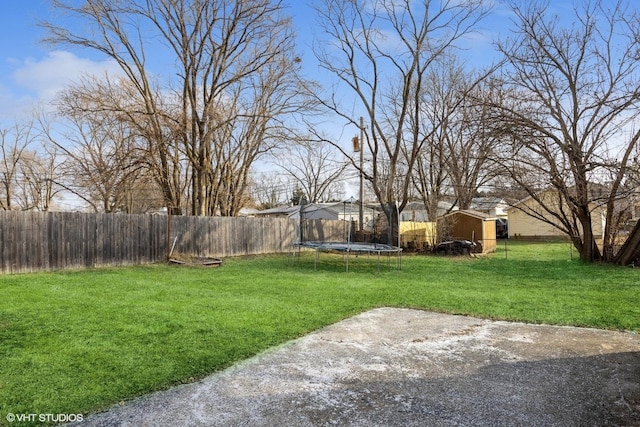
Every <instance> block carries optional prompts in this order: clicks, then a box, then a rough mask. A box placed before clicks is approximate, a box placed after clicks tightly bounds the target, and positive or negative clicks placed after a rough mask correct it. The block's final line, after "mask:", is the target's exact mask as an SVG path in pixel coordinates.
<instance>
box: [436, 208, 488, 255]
mask: <svg viewBox="0 0 640 427" xmlns="http://www.w3.org/2000/svg"><path fill="white" fill-rule="evenodd" d="M437 223H438V233H439V235H440V239H439V240H441V241H445V240H470V241H472V242H476V243H480V244H481V245H482V253H490V252H495V250H496V219H495V218H490V217H489V216H488V215H485V214H483V213H482V212H477V211H472V210H460V211H454V212H451V213H449V214H447V215H445V216H442V217H440V218H438V221H437Z"/></svg>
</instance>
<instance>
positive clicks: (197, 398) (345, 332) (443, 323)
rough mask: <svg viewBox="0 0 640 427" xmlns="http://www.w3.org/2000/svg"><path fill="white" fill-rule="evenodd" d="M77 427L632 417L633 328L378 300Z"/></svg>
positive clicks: (639, 386)
mask: <svg viewBox="0 0 640 427" xmlns="http://www.w3.org/2000/svg"><path fill="white" fill-rule="evenodd" d="M73 425H82V426H101V427H104V426H160V425H174V426H243V425H247V426H275V425H296V426H330V425H351V426H424V425H430V426H480V425H482V426H485V425H492V426H507V425H508V426H605V425H611V426H615V425H619V426H640V336H638V335H635V334H631V333H625V332H613V331H602V330H596V329H587V328H574V327H559V326H546V325H531V324H524V323H511V322H502V321H491V320H485V319H477V318H472V317H466V316H455V315H446V314H439V313H433V312H426V311H419V310H410V309H395V308H379V309H375V310H372V311H369V312H366V313H362V314H360V315H358V316H355V317H352V318H350V319H346V320H344V321H342V322H339V323H336V324H334V325H331V326H328V327H326V328H324V329H321V330H318V331H316V332H314V333H312V334H309V335H307V336H305V337H302V338H300V339H297V340H294V341H291V342H289V343H287V344H285V345H282V346H280V347H277V348H275V349H272V350H270V351H267V352H265V353H263V354H260V355H258V356H256V357H254V358H252V359H250V360H247V361H244V362H242V363H239V364H237V365H235V366H233V367H231V368H229V369H227V370H225V371H222V372H219V373H216V374H213V375H211V376H209V377H207V378H205V379H203V380H201V381H198V382H196V383H193V384H187V385H184V386H180V387H176V388H174V389H171V390H168V391H163V392H159V393H155V394H153V395H150V396H144V397H141V398H139V399H136V400H133V401H131V402H128V403H126V404H124V405H122V406H116V407H113V408H111V409H110V410H108V411H107V412H104V413H100V414H94V415H91V416H89V417H86V418H85V421H84V422H83V423H80V424H73Z"/></svg>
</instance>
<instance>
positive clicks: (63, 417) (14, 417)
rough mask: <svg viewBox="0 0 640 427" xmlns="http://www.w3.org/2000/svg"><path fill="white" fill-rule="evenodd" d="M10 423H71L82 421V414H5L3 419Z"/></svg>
mask: <svg viewBox="0 0 640 427" xmlns="http://www.w3.org/2000/svg"><path fill="white" fill-rule="evenodd" d="M5 418H6V420H7V421H9V422H10V423H13V422H27V421H28V422H35V421H38V422H41V423H47V422H49V423H73V422H76V421H83V420H84V418H83V416H82V414H7V416H6V417H5Z"/></svg>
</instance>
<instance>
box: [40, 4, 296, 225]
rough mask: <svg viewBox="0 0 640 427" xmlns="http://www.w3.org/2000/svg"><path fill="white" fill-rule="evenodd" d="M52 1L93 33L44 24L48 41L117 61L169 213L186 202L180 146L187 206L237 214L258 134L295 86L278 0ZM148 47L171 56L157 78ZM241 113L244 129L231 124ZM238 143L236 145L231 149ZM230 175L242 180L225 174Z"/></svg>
mask: <svg viewBox="0 0 640 427" xmlns="http://www.w3.org/2000/svg"><path fill="white" fill-rule="evenodd" d="M54 4H55V6H56V7H57V8H58V9H60V10H64V11H67V12H69V13H71V14H72V15H73V16H75V17H78V18H79V19H81V20H82V21H83V22H84V24H89V25H84V26H82V27H77V28H83V29H84V28H88V29H90V31H87V33H82V32H81V31H80V30H78V31H75V30H74V32H72V31H71V30H69V29H67V28H64V27H60V26H56V25H53V24H47V25H46V27H47V29H48V30H49V33H50V37H49V41H52V42H54V43H66V44H72V45H76V46H80V47H85V48H90V49H93V50H97V51H99V52H101V53H103V54H105V55H107V56H108V57H110V58H112V59H113V60H115V61H116V62H117V63H118V64H119V66H120V68H121V70H122V72H123V73H124V76H125V78H126V80H127V81H128V84H127V85H126V87H127V88H128V89H129V90H130V96H131V99H133V100H134V101H133V102H132V103H131V105H130V106H129V107H128V109H125V110H121V112H122V113H123V116H126V117H127V118H128V119H129V120H130V121H131V123H132V124H133V125H134V126H135V127H136V128H137V129H138V132H139V134H140V136H141V137H144V138H146V140H147V141H148V144H149V155H150V156H153V157H154V158H157V159H159V163H157V164H159V165H160V169H159V170H157V171H156V173H155V175H156V177H157V178H156V179H157V181H158V182H159V184H160V186H161V188H162V190H163V194H164V195H165V199H166V203H167V205H168V206H169V207H171V208H173V209H174V213H179V212H180V210H181V209H180V208H181V207H182V206H183V200H182V198H181V197H182V192H181V186H182V183H181V182H179V177H180V176H182V175H181V173H180V172H181V171H180V170H179V168H177V167H176V166H177V165H178V164H179V161H178V157H179V156H180V154H184V156H186V158H187V160H188V164H189V168H190V171H189V179H190V186H191V212H192V213H193V214H196V215H206V214H213V213H214V212H216V211H220V212H221V213H223V214H233V213H234V212H237V210H238V209H239V208H238V207H237V206H238V204H239V203H241V202H240V201H241V200H242V199H243V196H242V195H241V193H242V191H244V189H245V187H246V177H247V176H248V169H249V168H248V167H244V162H248V163H249V164H250V163H251V162H252V161H253V160H255V158H256V153H259V152H261V151H263V150H264V148H263V146H262V144H263V142H264V141H265V140H267V139H268V138H267V136H268V135H265V132H266V129H268V128H269V124H273V123H272V122H273V119H274V117H279V116H281V115H282V114H286V113H289V112H290V111H291V110H288V108H289V107H291V108H292V107H293V102H292V100H293V98H294V97H295V94H292V90H294V92H295V89H296V87H295V85H293V84H291V83H292V82H294V81H296V79H294V78H292V77H290V76H291V75H292V74H295V71H296V64H297V62H296V57H295V55H294V49H293V48H294V45H293V40H294V39H293V34H292V32H291V26H290V22H289V19H288V18H287V17H285V16H284V13H283V11H284V9H283V6H282V2H281V1H279V0H277V1H271V0H251V1H236V0H207V1H204V0H148V1H140V2H120V1H112V0H85V1H84V2H83V4H82V5H80V6H76V5H75V4H76V3H74V2H67V1H63V0H55V1H54ZM74 28H76V27H74ZM94 30H96V31H94ZM156 40H157V41H159V42H155V41H156ZM152 50H153V51H154V52H156V53H155V55H154V56H157V52H159V51H161V52H162V55H164V56H165V57H166V58H168V62H169V63H172V64H175V69H169V72H168V73H167V74H165V75H164V78H165V81H163V82H160V80H159V79H157V78H154V77H152V76H153V74H152V71H151V70H150V68H149V66H148V59H149V58H150V56H151V55H150V52H151V51H152ZM174 76H177V78H176V77H174ZM161 86H162V87H163V89H164V93H163V91H161V90H159V87H161ZM169 88H171V89H172V90H173V93H174V96H173V97H172V98H173V101H172V105H171V107H170V108H168V106H167V105H163V104H166V102H167V91H168V89H169ZM248 105H251V106H252V108H246V107H247V106H248ZM230 106H231V108H230ZM122 107H123V106H122V105H120V106H119V107H118V108H122ZM253 107H255V108H260V109H259V110H255V109H253ZM239 120H240V121H243V126H245V128H244V129H245V130H244V131H237V130H236V127H235V126H236V125H238V121H239ZM230 125H231V126H233V129H234V131H233V132H231V133H230V132H229V126H230ZM230 135H231V136H232V137H233V140H234V142H233V143H232V145H231V146H229V145H227V143H228V142H229V141H230V140H229V139H219V138H220V137H223V138H227V137H229V136H230ZM176 141H177V142H178V143H179V144H180V147H179V150H178V147H177V146H176V145H175V144H174V142H176ZM238 144H240V145H238ZM238 147H240V148H241V151H240V153H238V152H237V151H234V150H236V149H237V148H238ZM245 151H246V152H245ZM231 153H233V155H234V157H233V159H232V160H231V161H229V159H230V158H229V155H230V154H231ZM245 154H246V155H245ZM236 161H239V162H240V163H234V162H236ZM229 177H233V178H237V177H241V180H240V181H237V180H234V182H229V181H228V178H229ZM219 180H223V182H222V184H220V181H219ZM221 188H224V192H225V193H224V194H222V193H221V192H220V191H221V190H220V189H221Z"/></svg>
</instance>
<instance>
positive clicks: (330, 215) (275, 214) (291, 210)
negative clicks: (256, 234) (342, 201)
mask: <svg viewBox="0 0 640 427" xmlns="http://www.w3.org/2000/svg"><path fill="white" fill-rule="evenodd" d="M255 216H257V217H267V218H288V219H300V218H301V217H302V218H303V219H331V220H337V219H338V211H337V210H335V209H331V205H329V206H326V205H324V204H320V203H309V204H306V205H294V206H288V205H287V206H277V207H275V208H271V209H265V210H261V211H258V212H256V213H255Z"/></svg>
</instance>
